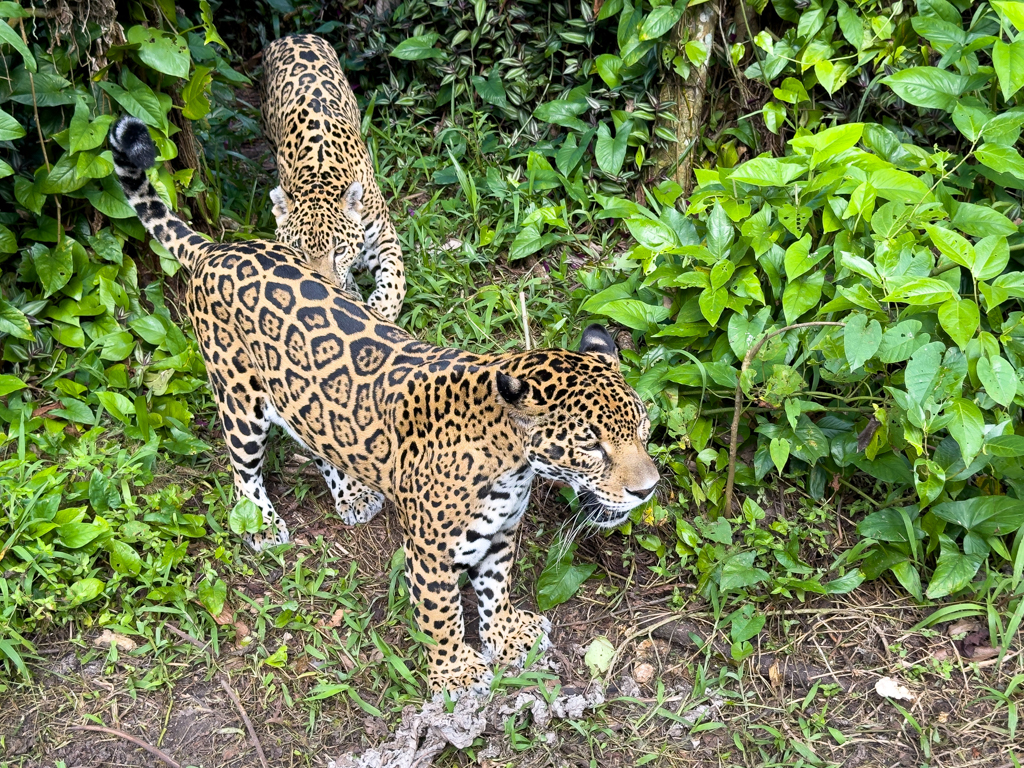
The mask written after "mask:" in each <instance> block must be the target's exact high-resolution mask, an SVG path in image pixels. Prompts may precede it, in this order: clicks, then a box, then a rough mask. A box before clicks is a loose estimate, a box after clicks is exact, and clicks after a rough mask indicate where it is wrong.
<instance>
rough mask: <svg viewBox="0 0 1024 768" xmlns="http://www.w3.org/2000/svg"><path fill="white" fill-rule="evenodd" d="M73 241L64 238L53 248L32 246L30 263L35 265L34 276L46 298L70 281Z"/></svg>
mask: <svg viewBox="0 0 1024 768" xmlns="http://www.w3.org/2000/svg"><path fill="white" fill-rule="evenodd" d="M74 242H75V241H74V240H72V239H71V238H70V237H67V236H65V237H64V238H63V239H62V240H61V242H60V244H59V245H57V246H56V247H54V248H52V249H51V248H47V247H46V246H45V245H43V244H42V243H35V244H34V245H33V246H32V249H31V254H32V263H33V264H34V265H35V268H36V274H37V275H39V282H40V283H42V285H43V290H44V291H46V293H45V295H46V296H52V295H53V294H55V293H56V292H57V291H59V290H60V289H61V288H63V287H64V286H65V285H67V284H68V281H69V280H70V279H71V275H72V273H73V272H74V269H75V265H74V260H73V259H72V255H71V252H72V247H73V245H74Z"/></svg>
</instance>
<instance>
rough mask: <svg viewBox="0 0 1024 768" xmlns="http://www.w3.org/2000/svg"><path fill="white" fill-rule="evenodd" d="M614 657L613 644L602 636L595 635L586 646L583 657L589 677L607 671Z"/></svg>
mask: <svg viewBox="0 0 1024 768" xmlns="http://www.w3.org/2000/svg"><path fill="white" fill-rule="evenodd" d="M614 657H615V646H614V645H612V643H611V641H610V640H609V639H608V638H607V637H604V636H601V637H595V638H594V639H593V640H592V641H591V642H590V645H589V646H587V653H586V655H585V656H584V657H583V663H584V664H586V665H587V669H589V670H590V676H591V677H599V676H600V675H603V674H604V673H605V672H607V671H608V668H609V667H610V666H611V663H612V659H613V658H614Z"/></svg>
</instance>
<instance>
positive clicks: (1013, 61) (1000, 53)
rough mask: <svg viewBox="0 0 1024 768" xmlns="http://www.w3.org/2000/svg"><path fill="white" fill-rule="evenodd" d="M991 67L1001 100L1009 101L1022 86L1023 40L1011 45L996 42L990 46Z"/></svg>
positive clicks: (999, 41) (1023, 69)
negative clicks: (997, 83) (996, 80)
mask: <svg viewBox="0 0 1024 768" xmlns="http://www.w3.org/2000/svg"><path fill="white" fill-rule="evenodd" d="M992 65H993V67H994V68H995V70H996V77H997V78H998V79H999V88H1000V90H1002V92H1003V98H1004V99H1005V100H1006V101H1010V99H1012V98H1013V94H1015V93H1016V92H1017V91H1019V90H1020V89H1021V86H1024V39H1021V40H1017V41H1015V42H1012V43H1004V42H1003V41H1002V40H996V42H995V44H994V45H993V46H992Z"/></svg>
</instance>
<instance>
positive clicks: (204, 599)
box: [197, 578, 228, 616]
mask: <svg viewBox="0 0 1024 768" xmlns="http://www.w3.org/2000/svg"><path fill="white" fill-rule="evenodd" d="M197 592H198V593H199V602H201V603H202V604H203V607H204V608H205V609H206V610H207V611H209V612H210V615H211V616H220V614H221V611H223V610H224V603H225V601H226V600H227V597H228V585H227V584H225V583H224V581H223V580H221V579H216V578H215V579H214V580H213V581H211V580H210V579H209V578H206V579H205V580H204V581H203V583H202V584H200V585H199V589H198V590H197Z"/></svg>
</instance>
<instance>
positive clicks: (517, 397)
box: [496, 325, 658, 528]
mask: <svg viewBox="0 0 1024 768" xmlns="http://www.w3.org/2000/svg"><path fill="white" fill-rule="evenodd" d="M496 384H497V391H498V396H499V397H500V398H501V399H502V400H503V401H504V402H505V404H506V405H507V407H508V408H509V415H510V418H511V419H512V421H513V422H514V423H515V424H517V425H518V426H519V427H520V428H521V429H522V430H523V433H524V435H523V437H524V443H525V448H526V455H527V459H528V461H529V462H530V465H531V466H532V467H533V469H534V471H535V472H536V473H537V474H539V475H540V476H542V477H545V478H548V479H550V480H556V481H561V482H564V483H566V484H568V485H570V486H572V488H573V489H574V490H575V491H576V493H577V494H578V496H579V499H580V505H581V509H582V511H583V513H584V514H585V515H586V518H587V519H588V520H589V521H590V522H591V523H593V524H594V525H597V526H599V527H602V528H614V527H615V526H618V525H621V524H622V523H623V522H624V521H625V520H626V518H627V517H628V516H629V513H630V511H631V510H633V509H634V508H635V507H637V506H639V505H641V504H643V503H645V502H647V501H649V500H650V499H651V498H652V497H653V496H654V490H655V487H656V486H657V484H658V468H657V466H656V465H655V463H654V461H653V460H652V459H651V457H650V456H649V455H648V454H647V441H648V439H649V438H650V432H651V422H650V419H648V417H647V409H646V408H644V405H643V403H642V402H641V401H640V397H639V395H637V393H636V391H635V390H634V389H633V388H632V387H630V386H629V384H627V383H626V380H625V379H624V378H623V377H622V373H621V372H620V371H619V358H618V352H617V350H616V348H615V342H614V341H612V338H611V336H609V335H608V332H607V331H606V330H605V329H604V328H602V327H601V326H599V325H591V326H590V327H588V328H587V329H586V330H585V331H584V332H583V338H582V340H581V341H580V346H579V351H578V352H571V351H568V350H561V349H548V350H536V351H534V352H529V353H526V355H524V356H522V358H521V360H520V363H519V364H518V365H516V366H515V370H514V375H511V374H510V373H505V372H499V373H498V374H497V377H496Z"/></svg>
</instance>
